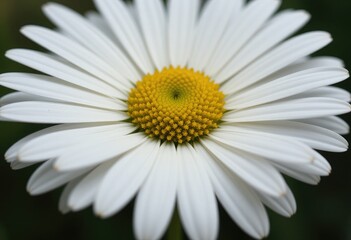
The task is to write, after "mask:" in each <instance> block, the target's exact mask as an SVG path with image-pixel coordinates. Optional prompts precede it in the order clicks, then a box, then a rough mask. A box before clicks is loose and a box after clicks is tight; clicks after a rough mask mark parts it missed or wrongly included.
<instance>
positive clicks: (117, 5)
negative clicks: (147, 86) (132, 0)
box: [94, 0, 154, 73]
mask: <svg viewBox="0 0 351 240" xmlns="http://www.w3.org/2000/svg"><path fill="white" fill-rule="evenodd" d="M94 2H95V4H96V6H97V8H98V9H99V10H100V12H101V13H102V14H103V17H104V18H106V20H107V22H108V23H109V25H110V27H111V28H112V30H113V32H114V33H115V35H116V37H117V38H118V39H119V41H120V42H121V43H122V45H123V47H124V48H125V50H126V52H128V54H129V55H130V57H131V58H132V59H133V61H134V62H135V63H136V64H137V65H138V67H139V68H140V69H141V70H142V71H143V72H144V73H152V72H154V67H153V66H152V64H151V60H150V57H149V55H148V52H147V48H146V46H145V44H144V41H143V38H142V36H141V32H140V30H139V29H138V26H137V24H136V22H135V20H134V18H133V17H132V15H131V14H130V12H129V9H128V8H127V6H126V5H125V3H123V2H122V1H121V0H95V1H94Z"/></svg>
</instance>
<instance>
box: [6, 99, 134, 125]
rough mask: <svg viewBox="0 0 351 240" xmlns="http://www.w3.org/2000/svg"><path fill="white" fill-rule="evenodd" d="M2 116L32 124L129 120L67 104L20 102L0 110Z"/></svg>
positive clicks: (119, 114) (124, 115) (125, 115)
mask: <svg viewBox="0 0 351 240" xmlns="http://www.w3.org/2000/svg"><path fill="white" fill-rule="evenodd" d="M0 116H2V117H5V118H7V119H11V120H14V121H20V122H32V123H84V122H112V121H121V120H125V119H127V118H128V115H127V114H125V113H123V112H119V111H108V110H103V109H96V108H89V107H83V106H78V105H72V104H66V103H53V102H34V101H30V102H19V103H13V104H8V105H6V106H3V107H2V108H0Z"/></svg>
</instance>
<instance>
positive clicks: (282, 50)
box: [216, 32, 332, 93]
mask: <svg viewBox="0 0 351 240" xmlns="http://www.w3.org/2000/svg"><path fill="white" fill-rule="evenodd" d="M331 41H332V39H331V37H330V35H329V34H328V33H325V32H309V33H304V34H302V35H299V36H296V37H294V38H291V39H289V40H287V41H285V42H283V43H282V44H280V45H278V46H277V47H276V48H274V49H273V50H271V51H269V52H268V53H266V54H264V55H263V56H261V57H260V58H258V59H257V60H255V61H254V62H253V63H252V64H250V65H249V66H248V67H247V68H245V69H244V70H242V71H241V72H240V73H239V74H237V75H236V76H234V77H233V78H232V79H230V80H228V81H227V82H226V83H224V84H223V86H222V89H223V91H224V93H231V92H232V90H233V89H235V91H239V90H241V89H243V88H245V87H248V86H250V85H252V84H254V83H256V82H258V81H259V80H261V79H263V78H265V77H267V76H269V75H270V74H272V73H274V72H276V71H278V70H280V69H282V68H283V67H286V66H287V65H289V64H291V63H293V62H294V61H296V60H297V59H299V58H302V57H305V56H307V55H309V54H311V53H314V52H315V51H317V50H319V49H321V48H322V47H324V46H326V45H327V44H328V43H330V42H331ZM223 78H226V76H224V77H223V76H217V78H216V79H219V81H220V79H223Z"/></svg>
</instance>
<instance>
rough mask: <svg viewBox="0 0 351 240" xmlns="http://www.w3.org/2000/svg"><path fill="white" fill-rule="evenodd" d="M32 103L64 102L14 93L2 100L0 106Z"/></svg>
mask: <svg viewBox="0 0 351 240" xmlns="http://www.w3.org/2000/svg"><path fill="white" fill-rule="evenodd" d="M32 101H35V102H36V101H39V102H56V103H57V102H62V101H58V100H54V99H52V98H46V97H39V96H36V95H32V94H28V93H23V92H12V93H9V94H6V95H5V96H3V97H2V98H1V99H0V106H5V105H8V104H12V103H17V102H32Z"/></svg>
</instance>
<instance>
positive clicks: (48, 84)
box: [0, 73, 127, 110]
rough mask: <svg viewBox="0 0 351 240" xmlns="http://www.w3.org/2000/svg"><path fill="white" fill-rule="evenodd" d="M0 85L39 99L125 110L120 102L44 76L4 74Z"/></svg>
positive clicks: (1, 76) (124, 106)
mask: <svg viewBox="0 0 351 240" xmlns="http://www.w3.org/2000/svg"><path fill="white" fill-rule="evenodd" d="M0 85H2V86H4V87H8V88H12V89H15V90H17V91H22V92H26V93H29V94H33V95H38V96H41V97H47V98H53V99H55V100H59V101H65V102H71V103H77V104H83V105H88V106H92V107H99V108H105V109H110V110H126V108H127V107H126V105H125V104H124V103H123V102H122V101H119V100H116V99H112V98H107V97H104V96H101V95H98V94H96V93H92V92H89V91H86V90H84V89H82V88H80V87H77V86H75V85H73V84H69V83H65V82H64V81H61V80H59V79H57V78H52V77H48V76H45V75H38V74H29V73H5V74H1V75H0Z"/></svg>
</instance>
